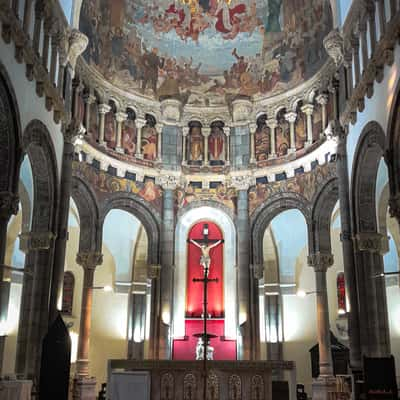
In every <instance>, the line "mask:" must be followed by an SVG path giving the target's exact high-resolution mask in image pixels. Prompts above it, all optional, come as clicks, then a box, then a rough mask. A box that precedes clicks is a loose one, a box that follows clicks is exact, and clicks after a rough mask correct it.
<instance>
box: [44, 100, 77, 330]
mask: <svg viewBox="0 0 400 400" xmlns="http://www.w3.org/2000/svg"><path fill="white" fill-rule="evenodd" d="M75 96H77V93H76V94H75ZM78 135H79V126H78V123H77V121H76V120H73V122H71V124H70V126H69V127H68V128H66V129H65V132H64V148H63V157H62V169H61V180H60V201H59V206H58V219H57V238H56V241H55V247H54V265H53V274H52V285H51V294H50V323H52V322H53V321H54V320H55V319H56V317H57V315H58V312H59V307H60V305H61V297H62V288H63V279H64V269H65V268H64V267H65V252H66V247H67V240H68V217H69V204H70V198H71V188H72V161H73V159H74V152H75V147H74V144H73V143H74V141H75V139H76V137H77V136H78Z"/></svg>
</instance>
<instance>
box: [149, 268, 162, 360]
mask: <svg viewBox="0 0 400 400" xmlns="http://www.w3.org/2000/svg"><path fill="white" fill-rule="evenodd" d="M160 271H161V265H149V266H148V268H147V278H148V279H149V281H150V286H151V287H150V297H151V306H150V310H151V311H150V321H149V323H150V338H149V354H148V358H149V359H150V360H152V359H157V358H158V343H159V331H160V330H159V328H160V318H159V316H160V306H161V303H160V301H161V293H160Z"/></svg>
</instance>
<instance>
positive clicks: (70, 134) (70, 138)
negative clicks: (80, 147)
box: [64, 118, 85, 144]
mask: <svg viewBox="0 0 400 400" xmlns="http://www.w3.org/2000/svg"><path fill="white" fill-rule="evenodd" d="M84 133H85V128H84V127H83V126H82V124H81V123H80V121H78V120H77V119H75V118H74V119H72V121H71V122H70V123H69V125H68V126H67V128H66V129H65V130H64V141H65V143H71V144H74V143H75V141H76V139H77V138H78V137H82V136H83V134H84Z"/></svg>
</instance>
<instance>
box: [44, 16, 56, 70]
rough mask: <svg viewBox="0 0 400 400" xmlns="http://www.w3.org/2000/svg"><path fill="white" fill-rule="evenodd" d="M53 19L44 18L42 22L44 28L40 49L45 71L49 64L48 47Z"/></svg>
mask: <svg viewBox="0 0 400 400" xmlns="http://www.w3.org/2000/svg"><path fill="white" fill-rule="evenodd" d="M54 23H55V21H54V20H53V19H52V18H49V17H47V18H45V20H44V24H43V28H44V29H43V30H44V35H43V50H42V64H43V67H44V68H45V69H46V71H47V67H48V65H49V49H50V34H51V29H52V28H53V26H54Z"/></svg>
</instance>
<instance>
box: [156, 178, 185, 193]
mask: <svg viewBox="0 0 400 400" xmlns="http://www.w3.org/2000/svg"><path fill="white" fill-rule="evenodd" d="M179 184H180V177H179V176H173V175H160V176H157V177H156V185H159V186H161V187H162V188H163V189H164V190H175V189H176V188H177V187H178V186H179Z"/></svg>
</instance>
